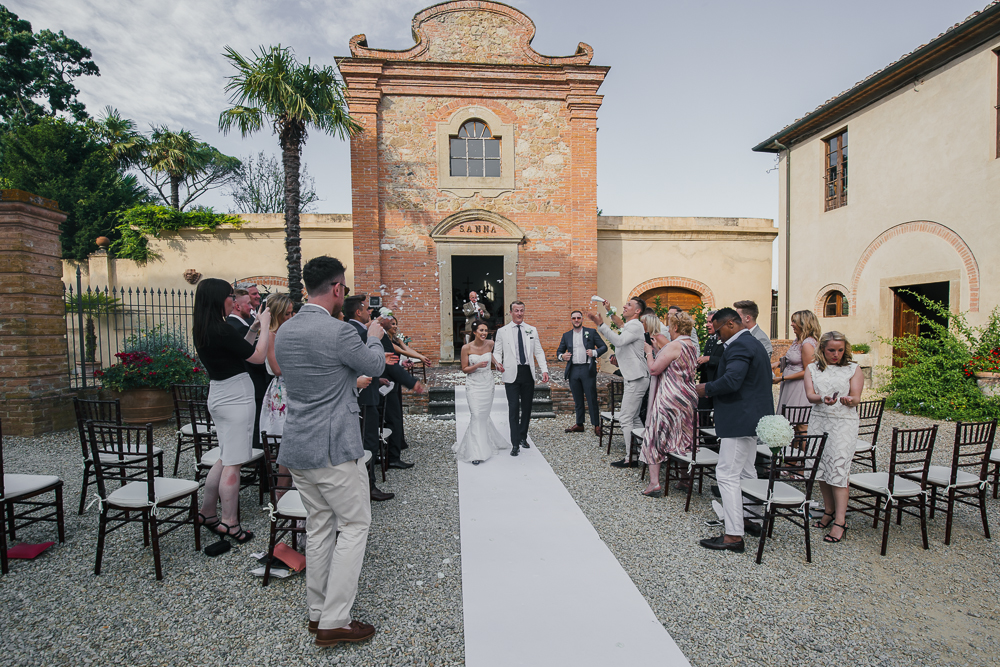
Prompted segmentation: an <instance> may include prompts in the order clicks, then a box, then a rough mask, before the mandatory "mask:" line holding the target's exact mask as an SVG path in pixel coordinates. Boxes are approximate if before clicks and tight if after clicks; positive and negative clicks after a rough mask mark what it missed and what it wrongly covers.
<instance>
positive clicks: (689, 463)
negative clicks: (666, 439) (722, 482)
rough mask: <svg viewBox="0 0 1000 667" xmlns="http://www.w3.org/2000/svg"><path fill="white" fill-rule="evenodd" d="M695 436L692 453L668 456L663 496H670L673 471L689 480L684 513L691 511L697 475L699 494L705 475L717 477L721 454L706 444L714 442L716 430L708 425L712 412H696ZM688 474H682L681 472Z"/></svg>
mask: <svg viewBox="0 0 1000 667" xmlns="http://www.w3.org/2000/svg"><path fill="white" fill-rule="evenodd" d="M692 419H693V420H694V436H693V438H692V442H691V452H690V453H688V454H668V455H667V461H666V463H667V480H666V482H665V483H664V486H663V495H664V496H668V495H670V473H671V469H675V470H676V471H677V477H678V479H681V480H684V479H687V483H688V488H687V500H686V501H685V503H684V511H685V512H687V511H688V510H690V509H691V494H692V493H693V492H694V479H695V475H697V476H698V493H699V495H700V494H701V492H702V485H703V483H704V481H705V475H706V474H707V475H708V476H709V477H711V478H714V477H715V473H714V470H715V466H716V465H717V464H718V463H719V454H718V453H717V452H715V451H714V450H711V449H708V448H707V447H706V444H708V443H710V442H712V441H714V440H715V439H716V438H715V430H714V429H712V428H711V427H710V426H706V424H711V423H712V421H711V420H712V410H710V409H709V410H695V411H694V416H693V418H692ZM682 470H683V471H684V472H685V473H686V474H682V473H681V471H682Z"/></svg>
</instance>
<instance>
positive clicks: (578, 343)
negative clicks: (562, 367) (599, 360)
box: [572, 328, 588, 364]
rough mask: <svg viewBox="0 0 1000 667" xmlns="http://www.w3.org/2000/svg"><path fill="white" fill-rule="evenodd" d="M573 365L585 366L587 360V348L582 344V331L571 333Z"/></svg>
mask: <svg viewBox="0 0 1000 667" xmlns="http://www.w3.org/2000/svg"><path fill="white" fill-rule="evenodd" d="M572 361H573V363H574V364H585V363H587V362H588V359H587V348H586V347H585V346H584V344H583V329H582V328H581V329H580V330H579V331H575V330H574V331H573V359H572Z"/></svg>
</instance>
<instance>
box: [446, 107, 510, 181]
mask: <svg viewBox="0 0 1000 667" xmlns="http://www.w3.org/2000/svg"><path fill="white" fill-rule="evenodd" d="M478 125H482V126H483V129H484V131H483V132H482V133H480V135H479V136H475V135H476V131H477V130H478V129H479V128H478V127H477V126H478ZM470 126H471V127H470ZM463 133H465V135H466V136H464V137H463V136H462V134H463ZM473 142H482V147H481V149H480V152H481V154H480V155H473V154H472V153H473V150H472V149H473ZM493 142H495V146H496V147H497V148H498V150H497V151H496V155H495V156H493V155H490V150H489V148H491V143H493ZM456 143H461V144H462V148H463V152H464V155H460V156H459V155H456V151H455V145H456ZM456 161H457V162H464V167H465V173H464V174H456V173H455V166H456ZM474 162H476V163H481V164H482V171H483V173H482V175H474V174H472V173H471V172H472V166H473V163H474ZM489 167H495V168H496V170H497V171H498V172H499V173H497V174H493V175H491V174H489V173H487V172H488V171H490V169H489ZM448 174H449V176H451V177H452V178H495V179H499V178H500V177H502V176H503V139H501V138H500V137H495V136H493V131H492V130H491V129H490V125H489V123H487V122H486V121H484V120H483V119H481V118H470V119H469V120H467V121H465V122H464V123H462V126H461V127H460V128H459V129H458V133H457V134H455V135H452V136H450V137H448Z"/></svg>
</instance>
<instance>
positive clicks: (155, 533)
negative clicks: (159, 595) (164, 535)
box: [148, 512, 163, 581]
mask: <svg viewBox="0 0 1000 667" xmlns="http://www.w3.org/2000/svg"><path fill="white" fill-rule="evenodd" d="M148 518H149V527H150V533H152V538H153V566H154V567H155V568H156V580H157V581H160V580H162V579H163V568H162V567H161V566H160V527H159V526H157V525H156V517H155V516H153V513H152V512H149V517H148Z"/></svg>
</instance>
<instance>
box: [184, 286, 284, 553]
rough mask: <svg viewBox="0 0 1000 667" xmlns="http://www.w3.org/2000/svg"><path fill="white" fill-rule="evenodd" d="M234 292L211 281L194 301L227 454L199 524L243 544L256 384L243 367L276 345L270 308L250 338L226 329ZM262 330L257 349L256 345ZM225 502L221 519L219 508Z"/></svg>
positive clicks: (213, 408)
mask: <svg viewBox="0 0 1000 667" xmlns="http://www.w3.org/2000/svg"><path fill="white" fill-rule="evenodd" d="M232 296H233V288H232V286H231V285H230V284H229V283H227V282H226V281H224V280H219V279H218V278H206V279H205V280H202V281H201V282H200V283H198V290H197V291H196V292H195V295H194V325H193V327H192V328H193V332H192V333H193V334H194V346H195V350H197V352H198V357H199V358H200V359H201V363H202V365H203V366H204V367H205V370H206V372H207V373H208V378H209V380H210V381H211V382H210V383H209V389H208V410H209V412H210V413H211V414H212V421H213V422H214V424H215V432H216V435H217V437H218V439H219V449H220V450H221V451H222V454H221V456H220V457H219V460H218V461H216V462H215V465H213V466H212V469H211V470H210V471H209V473H208V477H207V478H206V479H205V497H204V499H203V501H202V505H201V512H199V513H198V521H199V522H200V523H201V524H202V525H204V526H206V527H207V528H208V529H209V530H212V531H214V532H216V533H218V534H219V535H222V536H224V537H231V538H232V539H234V540H236V541H237V542H239V543H241V544H242V543H243V542H247V541H249V540H251V539H253V533H251V532H249V531H246V530H243V527H242V526H240V524H239V518H238V517H239V511H238V510H239V494H240V466H242V465H243V464H244V463H246V462H247V461H249V460H250V457H251V444H252V442H253V424H254V416H255V414H256V407H255V405H254V391H253V382H251V381H250V375H249V374H248V373H247V371H246V367H245V366H244V365H243V362H244V361H246V362H249V363H251V364H260V363H263V362H264V359H265V358H266V357H267V347H268V345H269V344H270V341H271V332H270V326H269V325H270V322H271V313H270V311H269V310H268V309H267V308H265V309H264V311H263V312H262V313H260V314H258V316H257V320H256V322H254V324H253V325H252V326H251V327H250V331H249V332H248V333H247V335H246V338H242V337H241V336H240V335H239V334H238V333H236V330H235V329H233V328H232V327H231V326H229V325H228V324H226V318H227V317H229V313H231V312H232V311H233V298H232ZM258 330H259V331H260V332H261V334H260V338H259V339H258V340H257V345H256V347H254V345H252V344H251V342H250V341H252V340H253V338H254V336H256V335H257V332H258ZM220 502H221V504H222V511H221V514H222V516H221V518H220V517H219V516H218V515H217V513H216V506H217V505H218V504H219V503H220Z"/></svg>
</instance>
